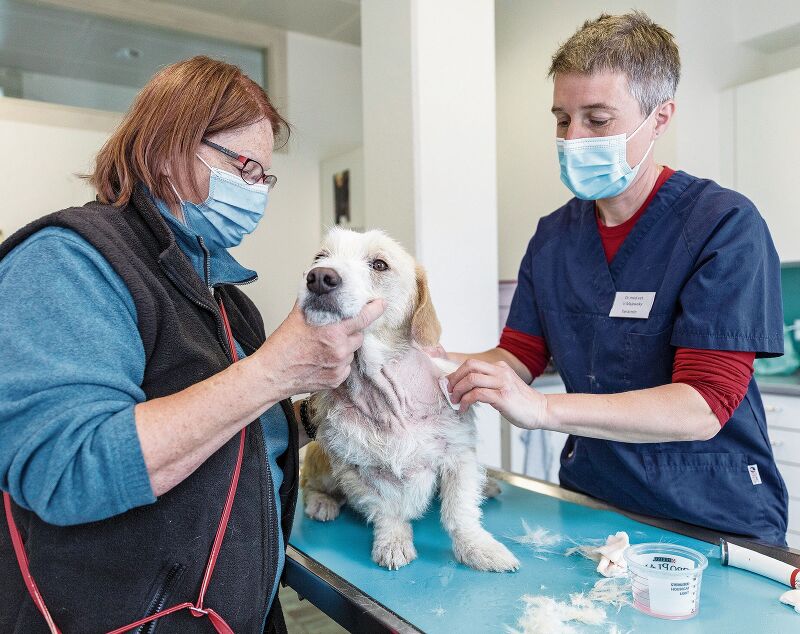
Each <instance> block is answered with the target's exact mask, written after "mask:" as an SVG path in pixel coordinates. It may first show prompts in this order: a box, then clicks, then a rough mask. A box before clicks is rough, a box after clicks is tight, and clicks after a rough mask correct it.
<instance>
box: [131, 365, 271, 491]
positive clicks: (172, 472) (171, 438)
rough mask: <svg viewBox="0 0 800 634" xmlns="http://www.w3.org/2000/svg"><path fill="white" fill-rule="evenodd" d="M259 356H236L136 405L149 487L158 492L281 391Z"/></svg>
mask: <svg viewBox="0 0 800 634" xmlns="http://www.w3.org/2000/svg"><path fill="white" fill-rule="evenodd" d="M268 368H269V364H268V363H265V359H263V358H262V357H261V356H258V355H254V356H251V357H247V358H246V359H242V360H241V361H239V362H238V363H235V364H233V365H232V366H230V367H228V368H226V369H225V370H223V371H222V372H219V373H218V374H215V375H214V376H212V377H210V378H208V379H206V380H205V381H201V382H199V383H196V384H195V385H192V386H191V387H188V388H186V389H185V390H181V391H180V392H177V393H175V394H171V395H170V396H164V397H161V398H156V399H152V400H149V401H146V402H144V403H140V404H139V405H137V406H136V409H135V410H134V411H135V417H136V431H137V432H138V435H139V442H140V444H141V447H142V454H143V456H144V462H145V465H146V467H147V473H148V475H149V476H150V486H151V487H152V489H153V493H154V494H155V495H157V496H158V495H162V494H164V493H166V492H167V491H169V490H170V489H171V488H172V487H174V486H175V485H177V484H179V483H180V482H182V481H183V480H184V479H186V478H187V477H188V476H189V475H190V474H191V473H193V472H194V470H195V469H197V467H199V466H200V465H201V464H203V462H205V461H206V460H207V459H208V457H209V456H210V455H211V454H213V453H214V452H215V451H216V450H217V449H219V448H220V447H221V446H222V445H224V444H225V443H226V442H227V441H228V440H230V439H231V438H232V437H233V436H234V434H236V433H237V432H238V431H240V430H241V429H242V427H244V426H245V425H247V424H249V423H250V422H252V421H253V420H255V419H256V418H258V416H260V415H261V414H262V413H263V412H265V411H266V410H267V409H269V408H270V407H271V406H272V405H274V404H275V403H277V402H278V401H279V400H280V399H281V398H282V396H283V395H281V394H279V392H278V390H277V389H276V386H275V385H274V383H275V377H274V376H270V372H269V371H268Z"/></svg>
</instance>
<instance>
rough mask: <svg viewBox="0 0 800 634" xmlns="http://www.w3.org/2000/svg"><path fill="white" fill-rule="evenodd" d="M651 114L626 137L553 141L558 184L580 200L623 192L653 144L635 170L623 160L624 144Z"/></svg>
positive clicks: (624, 154) (626, 160)
mask: <svg viewBox="0 0 800 634" xmlns="http://www.w3.org/2000/svg"><path fill="white" fill-rule="evenodd" d="M654 112H655V110H653V112H651V113H650V114H649V115H647V116H646V117H645V118H644V121H642V122H641V123H640V124H639V127H638V128H636V129H635V130H634V131H633V133H632V134H631V135H630V136H627V135H625V134H615V135H612V136H597V137H586V138H583V139H556V148H557V149H558V162H559V164H560V165H561V182H562V183H564V184H565V185H566V186H567V187H568V188H569V190H570V191H571V192H572V193H573V194H575V196H576V197H577V198H580V199H581V200H600V199H601V198H612V197H614V196H618V195H619V194H621V193H622V192H624V191H625V190H626V189H627V188H628V186H629V185H630V184H631V183H632V182H633V179H635V178H636V174H638V173H639V168H640V167H641V166H642V163H644V159H645V158H647V155H648V154H649V153H650V150H651V149H652V148H653V143H654V142H655V141H652V142H651V143H650V147H648V148H647V152H645V153H644V156H643V157H642V160H641V161H639V163H638V164H637V165H636V167H631V166H630V165H628V157H627V147H628V141H630V140H631V139H632V138H633V137H634V136H635V135H636V133H637V132H638V131H639V130H641V129H642V126H643V125H644V124H645V122H646V121H647V120H648V119H649V118H650V117H651V116H652V115H653V113H654Z"/></svg>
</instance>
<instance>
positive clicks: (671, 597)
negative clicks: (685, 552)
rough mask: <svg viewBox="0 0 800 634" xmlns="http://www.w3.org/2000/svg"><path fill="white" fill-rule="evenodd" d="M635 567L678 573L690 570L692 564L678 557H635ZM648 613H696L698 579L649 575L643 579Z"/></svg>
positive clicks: (691, 576) (674, 614)
mask: <svg viewBox="0 0 800 634" xmlns="http://www.w3.org/2000/svg"><path fill="white" fill-rule="evenodd" d="M639 564H640V565H642V566H645V567H647V568H652V569H654V570H664V571H670V572H680V571H682V570H686V571H690V570H694V567H695V564H694V562H693V561H692V560H691V559H689V558H687V557H680V556H678V555H667V554H665V555H658V554H652V555H646V556H644V557H639ZM646 582H647V587H648V593H647V594H648V595H649V599H650V606H649V607H650V610H651V611H652V612H654V613H656V614H658V615H661V616H686V615H689V614H691V613H693V612H694V611H695V610H696V605H697V591H698V578H697V577H696V576H694V575H686V576H683V577H672V578H663V577H657V576H652V577H648V578H647V579H646Z"/></svg>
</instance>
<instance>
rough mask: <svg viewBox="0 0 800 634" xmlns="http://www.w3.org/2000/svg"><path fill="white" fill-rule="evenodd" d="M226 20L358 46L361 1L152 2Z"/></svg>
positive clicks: (233, 0) (185, 0) (214, 0)
mask: <svg viewBox="0 0 800 634" xmlns="http://www.w3.org/2000/svg"><path fill="white" fill-rule="evenodd" d="M154 1H155V2H158V3H160V4H169V5H174V6H180V7H190V8H192V9H196V10H199V11H206V12H208V13H217V14H220V15H225V16H227V17H229V18H237V19H240V20H252V21H255V22H263V23H264V24H269V25H270V26H274V27H277V28H280V29H286V30H287V31H298V32H300V33H306V34H308V35H316V36H317V37H323V38H327V39H330V40H338V41H340V42H347V43H349V44H357V45H360V44H361V0H227V1H226V2H220V1H219V0H154Z"/></svg>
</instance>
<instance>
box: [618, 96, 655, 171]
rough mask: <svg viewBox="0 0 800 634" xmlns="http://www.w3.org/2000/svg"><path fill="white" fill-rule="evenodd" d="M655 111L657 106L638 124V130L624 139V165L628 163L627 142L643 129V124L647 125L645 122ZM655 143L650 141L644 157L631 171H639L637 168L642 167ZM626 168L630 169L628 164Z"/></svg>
mask: <svg viewBox="0 0 800 634" xmlns="http://www.w3.org/2000/svg"><path fill="white" fill-rule="evenodd" d="M656 110H658V106H656V107H655V108H653V110H652V111H651V112H650V114H649V115H647V116H646V117H645V118H644V120H643V121H642V122H641V123H640V124H639V127H638V128H636V129H635V130H634V131H633V132H632V133H631V135H630V136H629V137H626V138H625V154H626V157H625V162H626V163H627V162H628V158H627V152H628V141H630V140H631V139H632V138H633V137H634V136H636V133H637V132H639V130H641V129H642V128H643V127H644V124H645V123H647V120H648V119H649V118H650V117H652V116H653V115H654V114H655V113H656ZM655 142H656V140H655V139H653V140H652V141H650V145H649V146H648V148H647V152H645V153H644V156H643V157H642V160H641V161H639V162H638V163H637V164H636V167H631V171H634V170H638V169H639V168H640V167H641V166H642V163H644V160H645V159H646V158H647V155H648V154H650V150H652V149H653V145H655ZM628 167H630V163H628Z"/></svg>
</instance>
